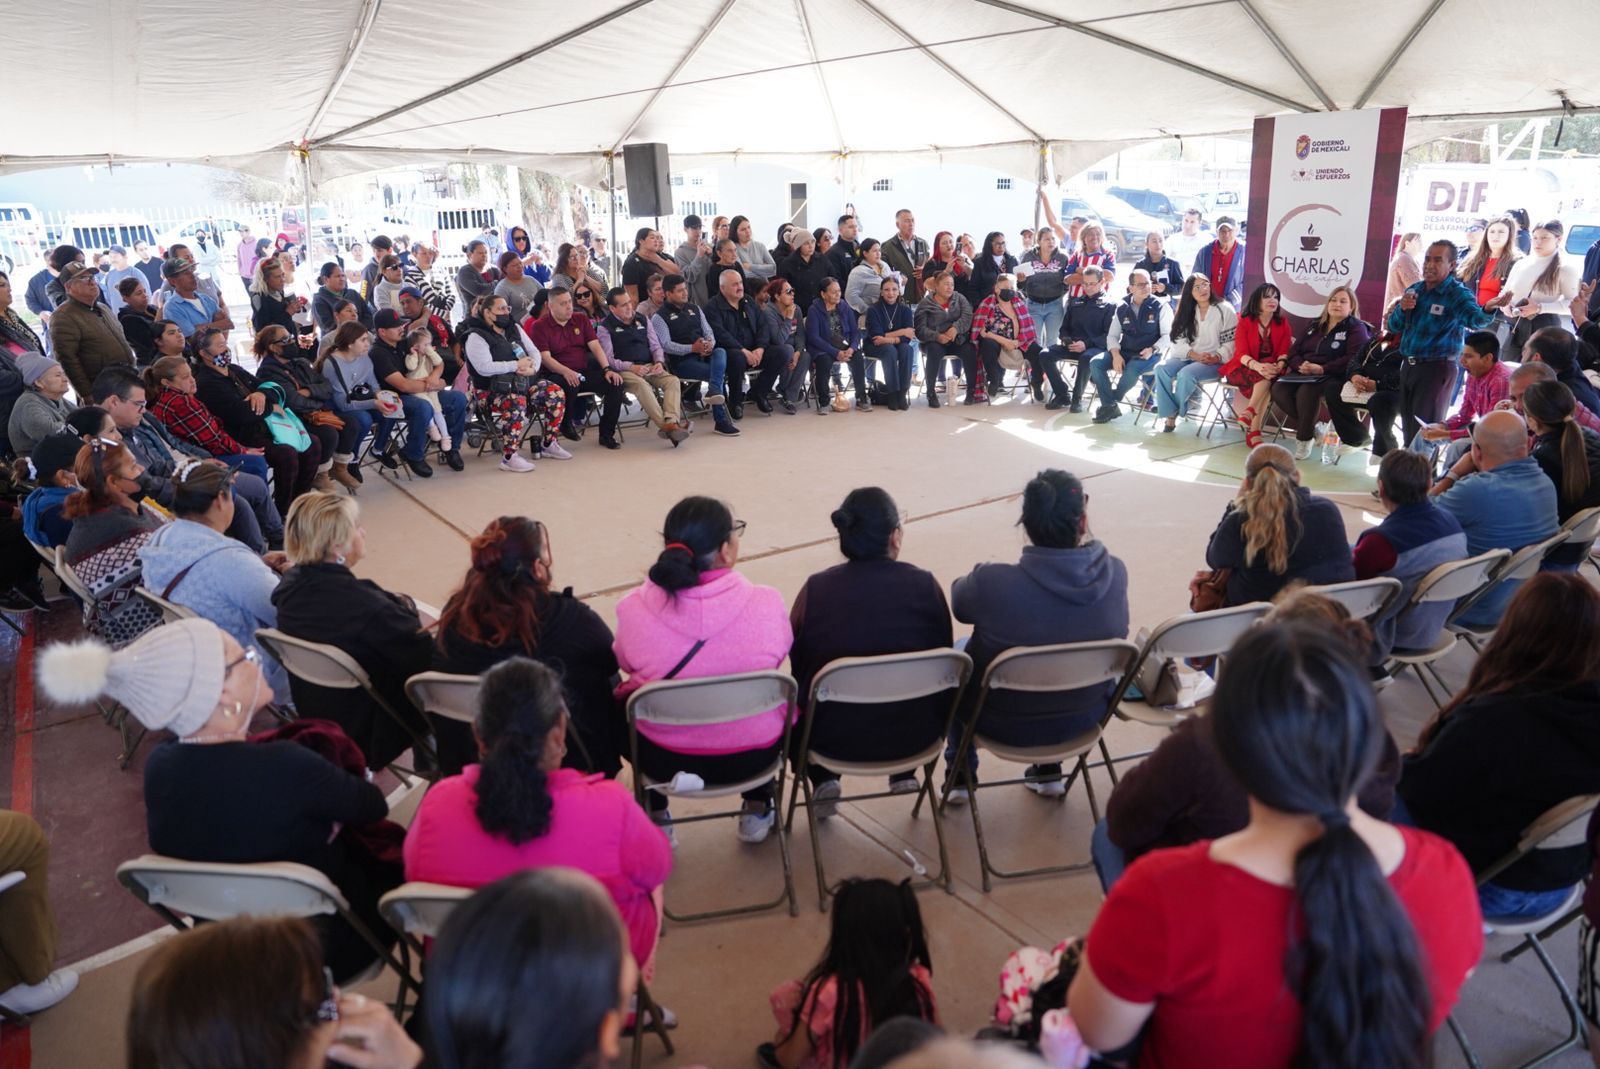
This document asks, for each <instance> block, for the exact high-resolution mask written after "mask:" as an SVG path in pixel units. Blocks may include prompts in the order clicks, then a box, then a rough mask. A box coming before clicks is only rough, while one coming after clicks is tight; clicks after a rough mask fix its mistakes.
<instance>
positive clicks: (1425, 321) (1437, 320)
mask: <svg viewBox="0 0 1600 1069" xmlns="http://www.w3.org/2000/svg"><path fill="white" fill-rule="evenodd" d="M1455 272H1456V247H1455V245H1453V244H1452V243H1450V242H1448V241H1435V242H1434V243H1433V244H1432V245H1429V246H1428V250H1427V252H1426V253H1425V254H1424V255H1423V259H1422V281H1421V282H1413V283H1412V284H1411V285H1410V286H1408V287H1407V288H1406V291H1405V292H1404V293H1403V294H1401V295H1400V299H1399V300H1398V301H1396V302H1395V304H1394V307H1393V308H1391V309H1390V311H1389V318H1388V327H1389V329H1390V330H1392V331H1395V332H1397V333H1398V334H1399V335H1400V355H1401V356H1402V357H1403V359H1404V363H1403V365H1402V366H1401V370H1400V420H1401V428H1402V432H1403V435H1404V436H1403V437H1402V438H1401V439H1400V440H1401V441H1402V442H1409V441H1411V440H1412V439H1414V438H1415V437H1416V435H1417V432H1418V431H1419V430H1420V429H1421V428H1423V427H1425V426H1427V425H1428V424H1430V423H1438V422H1439V421H1440V420H1442V419H1444V413H1445V409H1446V408H1448V407H1449V405H1450V394H1451V392H1452V391H1453V390H1454V388H1455V382H1456V357H1457V355H1458V354H1459V353H1460V352H1461V343H1462V341H1463V339H1465V338H1466V336H1467V331H1469V330H1481V329H1483V328H1484V327H1486V326H1488V325H1489V321H1490V319H1492V318H1493V316H1492V315H1491V314H1490V313H1489V312H1486V311H1484V310H1483V309H1482V308H1480V307H1478V301H1477V298H1476V297H1474V296H1473V294H1472V291H1471V290H1469V289H1468V288H1467V287H1466V286H1464V285H1462V283H1461V280H1460V279H1458V278H1456V273H1455Z"/></svg>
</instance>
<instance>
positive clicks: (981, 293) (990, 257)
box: [968, 230, 1017, 305]
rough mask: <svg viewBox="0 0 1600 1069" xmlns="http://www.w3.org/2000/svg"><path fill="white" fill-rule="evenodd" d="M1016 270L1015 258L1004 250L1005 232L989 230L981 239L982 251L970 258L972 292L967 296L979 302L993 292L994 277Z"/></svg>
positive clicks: (975, 303)
mask: <svg viewBox="0 0 1600 1069" xmlns="http://www.w3.org/2000/svg"><path fill="white" fill-rule="evenodd" d="M1016 270H1017V258H1016V257H1015V256H1012V255H1011V254H1010V253H1009V252H1007V251H1006V236H1005V234H1003V233H1001V232H1000V231H998V230H992V231H990V232H989V235H988V236H987V237H985V238H984V239H983V251H982V252H981V253H979V254H978V255H977V256H974V257H973V258H972V293H971V294H968V298H969V299H970V300H972V303H973V304H974V305H977V304H979V303H980V302H982V301H983V300H985V299H987V298H988V296H989V295H990V294H991V293H993V292H994V283H995V279H997V278H999V277H1000V276H1001V275H1010V274H1014V273H1015V272H1016ZM974 295H976V296H974Z"/></svg>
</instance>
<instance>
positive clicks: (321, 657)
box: [256, 627, 439, 779]
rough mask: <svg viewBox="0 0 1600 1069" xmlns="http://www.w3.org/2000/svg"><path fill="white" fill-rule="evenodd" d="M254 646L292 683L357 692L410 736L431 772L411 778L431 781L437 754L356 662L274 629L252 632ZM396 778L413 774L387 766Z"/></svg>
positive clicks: (334, 650)
mask: <svg viewBox="0 0 1600 1069" xmlns="http://www.w3.org/2000/svg"><path fill="white" fill-rule="evenodd" d="M256 642H258V643H259V644H261V645H262V646H265V647H266V650H267V652H268V653H270V654H272V655H273V656H274V657H276V658H277V659H278V662H279V663H280V664H282V665H283V667H284V668H285V669H286V670H287V671H288V673H289V674H290V675H291V676H294V677H295V678H296V679H302V680H304V681H305V682H307V683H311V684H314V685H316V686H319V687H329V688H332V689H336V690H359V691H362V692H363V693H365V694H366V696H367V697H368V698H370V699H372V701H373V703H374V704H375V705H377V707H378V708H379V709H381V710H383V712H384V714H385V715H387V716H388V717H390V718H391V719H392V720H394V722H395V723H397V724H399V725H400V726H401V727H402V728H403V729H404V730H405V732H406V734H407V735H409V736H411V746H412V749H413V750H414V752H415V753H416V755H417V757H418V758H421V759H423V760H424V761H426V763H427V764H428V765H429V766H430V767H431V768H432V769H434V770H435V771H429V772H421V771H418V772H416V773H415V774H416V775H418V776H420V777H422V778H423V779H435V778H437V777H438V772H437V771H436V770H437V769H438V766H439V757H438V754H437V753H436V752H435V751H434V748H433V744H432V743H430V742H429V741H428V739H427V738H426V737H425V736H423V735H422V734H421V733H420V732H418V731H417V729H416V728H414V727H413V726H412V725H411V724H410V723H409V722H408V721H407V720H406V719H405V717H403V716H401V715H400V713H399V711H398V710H396V709H395V708H394V706H392V705H390V704H389V703H388V702H387V701H385V700H384V697H383V695H382V694H379V693H378V688H376V687H374V686H373V685H372V679H371V677H370V676H368V675H367V670H366V669H365V668H362V667H361V665H360V664H359V663H358V662H357V661H356V659H355V658H354V657H352V656H350V655H349V654H348V653H346V652H344V651H343V650H341V649H339V648H338V647H337V646H329V645H327V644H325V643H322V642H310V641H307V640H306V639H303V638H295V637H294V636H293V635H288V634H285V633H284V632H282V631H279V630H278V629H277V628H275V627H263V628H261V629H260V630H258V631H257V632H256ZM390 768H392V769H394V770H395V773H396V775H399V776H401V778H402V779H404V778H405V777H406V775H407V774H409V773H411V772H412V771H413V770H410V769H401V768H398V767H397V766H394V765H391V766H390Z"/></svg>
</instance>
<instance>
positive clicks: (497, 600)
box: [433, 516, 622, 777]
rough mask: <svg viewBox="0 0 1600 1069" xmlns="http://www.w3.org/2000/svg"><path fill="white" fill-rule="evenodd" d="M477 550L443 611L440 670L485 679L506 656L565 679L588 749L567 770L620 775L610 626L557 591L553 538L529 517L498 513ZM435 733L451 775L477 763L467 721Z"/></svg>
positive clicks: (577, 752)
mask: <svg viewBox="0 0 1600 1069" xmlns="http://www.w3.org/2000/svg"><path fill="white" fill-rule="evenodd" d="M470 552H471V555H472V561H471V563H470V564H469V565H468V566H467V574H466V575H465V576H464V577H463V578H462V580H461V585H460V586H459V587H457V588H456V591H455V593H453V594H451V595H450V599H449V600H448V601H446V602H445V603H444V609H443V611H442V612H441V613H440V614H439V636H438V640H437V646H436V648H435V650H434V654H433V668H434V670H435V671H437V672H453V673H456V674H458V675H469V676H475V675H481V674H482V673H484V672H486V671H488V670H489V669H490V668H493V667H494V666H495V665H497V664H500V663H501V662H502V661H505V660H506V659H507V658H509V657H530V658H532V659H533V660H535V661H539V662H540V663H542V664H546V665H548V666H550V667H551V668H553V669H555V670H556V671H558V672H560V673H561V684H562V693H563V695H564V697H565V701H566V706H567V709H568V711H569V712H570V713H571V716H572V728H573V730H574V731H575V732H576V733H577V735H578V738H579V740H580V741H581V743H582V746H581V747H579V746H573V747H572V748H571V750H570V752H569V753H568V754H567V759H566V761H565V762H564V766H565V767H567V768H581V769H584V771H587V772H602V773H604V774H605V775H607V776H612V777H614V776H616V774H617V773H618V772H620V771H621V770H622V759H621V757H620V756H619V754H620V748H619V741H620V739H619V735H620V728H619V725H618V718H617V715H616V711H615V707H616V702H615V701H614V699H613V698H612V696H611V678H612V677H613V676H615V675H616V674H617V656H616V654H614V653H612V652H611V629H610V628H609V627H607V626H606V623H605V621H604V620H602V619H600V616H599V614H598V613H596V612H595V611H594V610H593V609H591V608H589V606H587V605H585V604H584V603H583V602H582V601H579V600H578V599H577V598H575V597H573V595H572V588H571V587H567V588H565V589H562V590H557V589H554V588H553V587H552V585H551V584H552V582H553V578H552V576H553V569H554V568H555V557H554V555H553V554H552V552H551V548H550V532H549V531H548V530H546V529H545V526H544V524H542V523H540V522H539V521H538V520H532V519H529V518H528V517H526V516H501V517H499V518H498V519H493V520H490V521H489V524H488V526H486V527H484V529H483V533H481V534H479V535H478V537H476V538H474V539H473V540H472V546H471V550H470ZM434 733H435V735H436V737H437V738H438V740H439V766H440V768H441V769H442V770H443V772H444V773H445V774H446V775H453V774H454V773H457V772H460V771H461V769H462V768H463V767H464V766H465V765H467V764H468V763H470V762H472V761H474V760H476V759H477V756H478V741H477V740H476V739H475V738H474V737H473V734H472V729H471V728H469V727H468V726H467V725H466V724H462V723H459V722H457V721H454V720H450V721H446V720H437V719H436V720H435V721H434ZM585 754H587V756H588V758H589V762H590V763H589V764H588V766H587V767H585V765H584V762H583V757H584V755H585Z"/></svg>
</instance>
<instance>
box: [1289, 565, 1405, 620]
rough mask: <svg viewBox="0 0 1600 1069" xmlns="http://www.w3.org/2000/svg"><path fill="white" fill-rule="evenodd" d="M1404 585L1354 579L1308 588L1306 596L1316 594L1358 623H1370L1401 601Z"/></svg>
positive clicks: (1384, 579) (1384, 578)
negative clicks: (1343, 610) (1334, 604)
mask: <svg viewBox="0 0 1600 1069" xmlns="http://www.w3.org/2000/svg"><path fill="white" fill-rule="evenodd" d="M1403 589H1405V584H1404V583H1402V582H1400V580H1398V579H1394V578H1391V577H1389V576H1379V577H1378V578H1376V579H1354V580H1351V581H1350V582H1348V583H1328V584H1327V585H1325V586H1308V587H1306V588H1305V593H1307V594H1318V595H1320V596H1322V597H1325V598H1328V599H1330V600H1332V601H1337V602H1338V603H1339V604H1340V605H1343V606H1344V607H1345V609H1346V610H1347V611H1348V612H1349V613H1350V615H1351V616H1353V617H1355V618H1356V619H1357V620H1365V621H1367V622H1368V623H1372V622H1373V621H1374V620H1380V619H1382V618H1383V615H1384V614H1385V613H1386V612H1388V611H1389V609H1390V608H1391V607H1392V606H1393V605H1394V603H1395V602H1396V601H1397V600H1399V598H1400V591H1401V590H1403Z"/></svg>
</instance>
